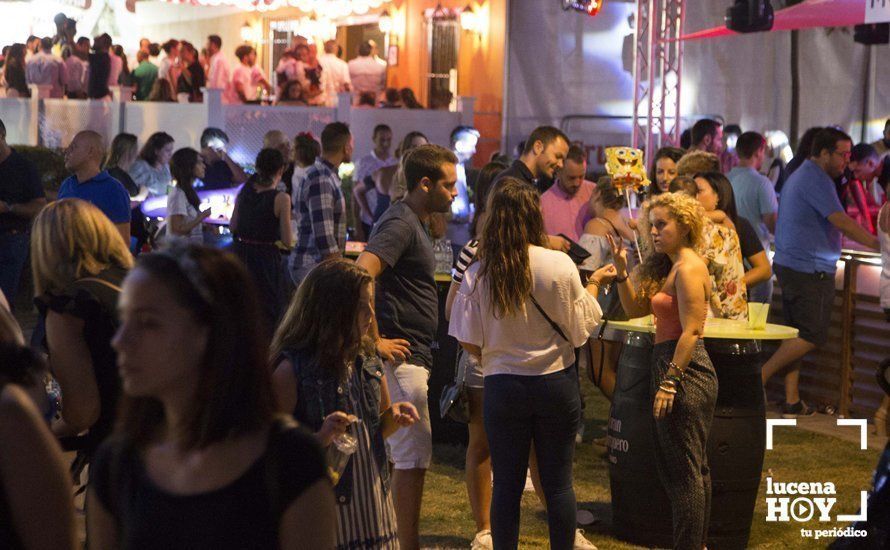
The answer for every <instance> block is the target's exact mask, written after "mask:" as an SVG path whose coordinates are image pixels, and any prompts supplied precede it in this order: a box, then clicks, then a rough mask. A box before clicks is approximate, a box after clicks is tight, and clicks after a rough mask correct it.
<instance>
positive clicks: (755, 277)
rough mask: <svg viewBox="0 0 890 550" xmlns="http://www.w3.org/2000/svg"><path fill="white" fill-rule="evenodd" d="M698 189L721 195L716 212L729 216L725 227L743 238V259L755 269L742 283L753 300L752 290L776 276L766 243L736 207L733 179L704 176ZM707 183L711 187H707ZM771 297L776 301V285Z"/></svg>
mask: <svg viewBox="0 0 890 550" xmlns="http://www.w3.org/2000/svg"><path fill="white" fill-rule="evenodd" d="M695 182H696V187H698V188H699V189H703V190H704V192H705V194H706V195H707V194H709V192H708V189H707V187H710V191H711V192H713V193H716V195H717V207H716V210H718V211H720V212H723V213H724V214H725V222H724V223H725V224H726V225H728V226H731V227H733V228H734V229H735V231H736V233H737V234H738V236H739V245H740V250H741V254H742V258H743V259H744V260H746V261H747V262H748V265H750V266H751V268H750V269H747V270H745V272H744V275H743V276H742V281H743V282H744V283H745V289H746V290H747V293H748V297H749V300H750V294H751V288H752V287H753V286H755V285H759V284H761V283H765V282H767V281H769V280H770V278H771V277H772V276H773V269H772V267H771V266H770V263H769V258H768V257H767V255H766V251H765V250H763V244H762V243H761V242H760V239H759V238H758V236H757V232H756V231H755V230H754V226H752V225H751V222H749V221H748V220H747V219H745V218H743V217H741V216H739V214H738V209H737V208H736V204H735V193H733V190H732V184H731V183H730V182H729V179H728V178H727V177H726V176H724V175H723V174H721V173H720V172H705V173H704V174H696V175H695ZM705 184H707V187H705ZM769 289H770V290H769V292H768V295H769V296H770V300H771V299H772V284H770V285H769Z"/></svg>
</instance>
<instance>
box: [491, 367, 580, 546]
mask: <svg viewBox="0 0 890 550" xmlns="http://www.w3.org/2000/svg"><path fill="white" fill-rule="evenodd" d="M484 417H485V432H486V433H487V434H488V446H489V449H490V450H491V469H492V471H493V472H494V490H493V493H492V499H491V537H492V541H493V542H494V548H495V549H496V550H501V549H513V548H516V547H517V546H518V544H519V505H520V500H521V499H522V491H523V489H524V487H525V477H526V471H527V470H528V454H529V449H530V448H531V442H532V441H534V442H535V455H536V457H537V459H538V469H539V470H540V473H541V485H542V488H543V490H544V497H545V499H546V500H547V523H548V526H549V529H550V547H551V548H552V549H553V550H566V549H568V550H571V548H573V547H574V542H575V525H576V523H577V522H576V517H575V515H576V509H575V489H574V487H573V486H572V460H573V459H574V456H575V433H577V431H578V424H579V423H580V421H581V398H580V395H579V393H578V374H577V367H574V366H573V367H571V368H568V369H565V370H562V371H559V372H555V373H552V374H546V375H543V376H517V375H512V374H495V375H491V376H486V377H485V398H484Z"/></svg>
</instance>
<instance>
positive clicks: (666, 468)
mask: <svg viewBox="0 0 890 550" xmlns="http://www.w3.org/2000/svg"><path fill="white" fill-rule="evenodd" d="M703 223H704V212H703V210H702V207H701V206H700V205H699V203H698V202H697V201H696V200H695V199H693V198H691V197H687V196H685V195H682V194H680V193H663V194H660V195H657V196H655V197H653V198H652V200H650V201H649V204H648V205H647V206H646V207H645V208H644V210H643V216H642V223H641V224H640V225H641V234H642V235H643V237H644V240H645V241H646V244H647V245H648V247H649V248H650V250H651V253H650V254H649V256H648V257H647V258H646V259H645V260H644V261H643V263H642V264H641V265H640V266H639V267H638V268H637V269H636V270H635V271H634V277H633V282H631V279H630V278H629V277H628V273H627V250H626V249H625V248H624V246H623V245H622V244H621V243H620V242H618V241H616V240H615V239H611V237H610V241H611V244H612V256H613V258H614V259H615V269H616V272H617V276H616V278H615V281H616V282H617V283H618V292H619V295H620V297H621V304H622V306H624V310H625V311H626V312H627V314H628V315H629V316H630V317H639V316H642V315H647V314H649V313H652V314H654V316H655V347H654V348H653V351H652V363H653V364H652V382H651V384H650V394H651V395H652V400H653V405H652V410H653V415H654V416H655V436H656V437H655V454H656V466H657V469H658V475H659V477H660V478H661V482H662V484H663V485H664V488H665V490H666V491H667V494H668V496H669V498H670V500H671V511H672V513H673V526H674V528H673V530H674V548H680V549H684V550H700V549H701V548H703V547H704V544H705V538H706V534H707V528H708V511H709V510H710V493H711V487H710V478H709V474H708V466H707V455H706V445H707V441H708V432H709V431H710V428H711V419H712V417H713V415H714V405H715V402H716V400H717V375H716V373H715V372H714V366H713V365H712V364H711V360H710V359H709V358H708V354H707V352H705V347H704V343H703V342H702V335H703V332H704V324H705V318H706V316H707V311H708V300H709V294H710V292H711V281H710V278H709V276H708V268H707V267H706V266H705V263H704V262H703V261H702V259H701V257H699V255H698V254H697V253H696V252H695V249H696V247H697V246H698V245H699V243H700V242H701V239H702V227H703ZM634 283H636V284H634Z"/></svg>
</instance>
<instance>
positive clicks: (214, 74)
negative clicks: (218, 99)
mask: <svg viewBox="0 0 890 550" xmlns="http://www.w3.org/2000/svg"><path fill="white" fill-rule="evenodd" d="M221 49H222V39H221V38H220V37H219V36H217V35H215V34H211V35H210V36H208V37H207V55H209V56H210V70H209V71H208V73H207V87H208V88H219V89H221V90H223V93H222V101H223V103H238V94H237V93H235V88H234V86H233V85H232V74H231V71H230V69H229V62H228V61H226V56H225V55H224V54H223V53H222V52H221V51H220V50H221Z"/></svg>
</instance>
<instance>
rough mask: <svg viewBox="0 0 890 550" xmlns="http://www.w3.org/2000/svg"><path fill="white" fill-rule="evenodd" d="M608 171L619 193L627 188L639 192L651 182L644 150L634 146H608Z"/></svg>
mask: <svg viewBox="0 0 890 550" xmlns="http://www.w3.org/2000/svg"><path fill="white" fill-rule="evenodd" d="M606 172H608V173H609V176H611V178H612V184H613V185H614V186H615V189H617V190H618V192H619V193H623V192H624V191H625V189H632V190H633V191H635V192H637V193H639V192H640V191H642V190H643V188H644V187H649V184H650V183H651V182H650V181H649V178H648V177H647V175H646V163H645V162H644V159H643V151H641V150H639V149H634V148H633V147H608V148H606Z"/></svg>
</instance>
